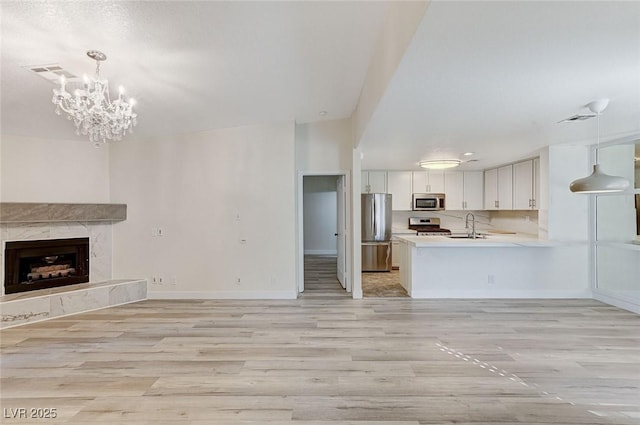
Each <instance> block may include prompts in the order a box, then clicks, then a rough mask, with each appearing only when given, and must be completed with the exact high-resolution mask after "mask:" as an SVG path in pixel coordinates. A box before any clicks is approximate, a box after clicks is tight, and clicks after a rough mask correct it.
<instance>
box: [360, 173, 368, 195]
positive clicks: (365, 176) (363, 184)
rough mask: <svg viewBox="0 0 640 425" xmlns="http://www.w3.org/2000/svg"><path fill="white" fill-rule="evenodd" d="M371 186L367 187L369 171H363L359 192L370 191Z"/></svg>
mask: <svg viewBox="0 0 640 425" xmlns="http://www.w3.org/2000/svg"><path fill="white" fill-rule="evenodd" d="M370 192H371V188H370V187H369V172H368V171H363V172H362V176H361V179H360V193H370Z"/></svg>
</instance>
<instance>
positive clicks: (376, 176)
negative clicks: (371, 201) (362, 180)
mask: <svg viewBox="0 0 640 425" xmlns="http://www.w3.org/2000/svg"><path fill="white" fill-rule="evenodd" d="M369 188H370V191H371V192H370V193H387V172H386V171H369Z"/></svg>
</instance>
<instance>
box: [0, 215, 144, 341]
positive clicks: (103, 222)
mask: <svg viewBox="0 0 640 425" xmlns="http://www.w3.org/2000/svg"><path fill="white" fill-rule="evenodd" d="M122 220H126V205H123V204H59V203H0V247H1V250H0V264H1V273H0V278H1V279H2V281H1V282H2V285H1V287H2V293H1V294H0V295H1V296H0V312H1V314H2V321H1V322H0V328H5V327H12V326H16V325H21V324H25V323H30V322H34V321H40V320H46V319H50V318H53V317H58V316H64V315H68V314H74V313H79V312H82V311H89V310H96V309H99V308H105V307H110V306H113V305H119V304H126V303H130V302H135V301H139V300H142V299H146V297H147V282H146V280H140V279H134V280H112V267H111V265H112V226H113V225H114V223H116V222H118V221H122ZM78 237H88V238H89V250H90V253H89V255H90V259H89V261H90V276H89V283H83V284H78V285H70V286H64V287H59V288H52V289H41V290H36V291H29V292H22V293H18V294H9V295H5V294H4V272H5V270H4V269H5V267H4V250H5V245H6V242H7V241H26V240H39V239H65V238H78Z"/></svg>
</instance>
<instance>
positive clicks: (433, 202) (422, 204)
mask: <svg viewBox="0 0 640 425" xmlns="http://www.w3.org/2000/svg"><path fill="white" fill-rule="evenodd" d="M411 205H412V209H413V211H438V210H443V209H444V193H414V194H413V200H412V202H411Z"/></svg>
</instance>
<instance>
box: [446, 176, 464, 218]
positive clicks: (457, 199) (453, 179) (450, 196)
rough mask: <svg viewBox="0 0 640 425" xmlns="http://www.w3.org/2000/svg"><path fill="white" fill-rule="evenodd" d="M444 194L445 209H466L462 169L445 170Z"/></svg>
mask: <svg viewBox="0 0 640 425" xmlns="http://www.w3.org/2000/svg"><path fill="white" fill-rule="evenodd" d="M444 194H445V200H444V206H445V209H447V210H463V209H464V173H463V172H462V171H445V173H444Z"/></svg>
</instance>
